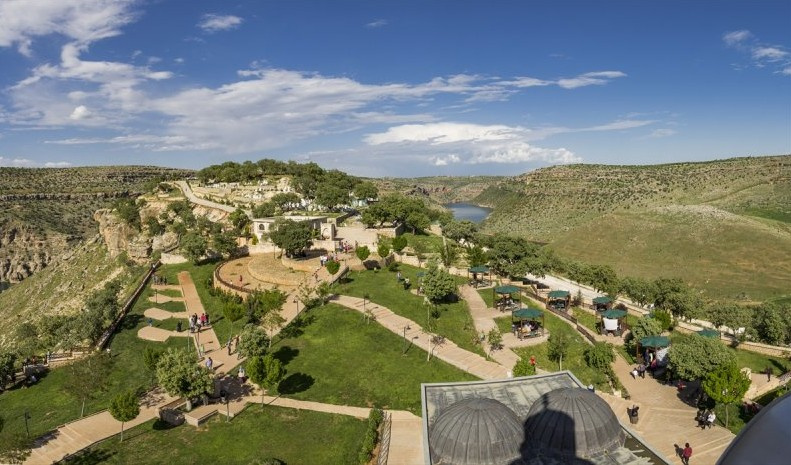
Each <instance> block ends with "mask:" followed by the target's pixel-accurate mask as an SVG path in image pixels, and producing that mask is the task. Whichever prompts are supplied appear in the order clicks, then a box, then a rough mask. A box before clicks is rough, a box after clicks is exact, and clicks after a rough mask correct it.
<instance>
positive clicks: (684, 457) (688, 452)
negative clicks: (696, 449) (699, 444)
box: [681, 443, 692, 465]
mask: <svg viewBox="0 0 791 465" xmlns="http://www.w3.org/2000/svg"><path fill="white" fill-rule="evenodd" d="M690 457H692V448H691V447H689V443H686V444H684V450H682V451H681V463H683V464H684V465H689V458H690Z"/></svg>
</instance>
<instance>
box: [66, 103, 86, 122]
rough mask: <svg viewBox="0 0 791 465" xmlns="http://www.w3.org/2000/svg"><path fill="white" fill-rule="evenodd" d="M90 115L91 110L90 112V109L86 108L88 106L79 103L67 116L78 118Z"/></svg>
mask: <svg viewBox="0 0 791 465" xmlns="http://www.w3.org/2000/svg"><path fill="white" fill-rule="evenodd" d="M90 115H91V112H90V110H88V107H86V106H85V105H80V106H78V107H76V108H75V109H74V111H72V112H71V115H69V118H71V119H77V120H79V119H85V118H87V117H89V116H90Z"/></svg>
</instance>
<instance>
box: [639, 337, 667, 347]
mask: <svg viewBox="0 0 791 465" xmlns="http://www.w3.org/2000/svg"><path fill="white" fill-rule="evenodd" d="M640 345H641V346H643V347H653V348H662V347H667V346H669V345H670V338H668V337H666V336H647V337H644V338H642V339H640Z"/></svg>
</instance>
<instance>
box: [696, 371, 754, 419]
mask: <svg viewBox="0 0 791 465" xmlns="http://www.w3.org/2000/svg"><path fill="white" fill-rule="evenodd" d="M749 388H750V378H748V377H747V375H746V374H745V373H744V372H742V371H741V370H739V367H737V366H736V364H726V365H722V366H720V367H719V368H717V369H716V370H714V371H712V372H710V373H709V374H707V375H706V378H705V379H704V380H703V391H704V392H705V393H706V394H707V395H708V396H709V397H711V398H712V399H714V401H715V402H717V403H718V404H725V427H726V428H727V427H728V422H729V413H728V407H729V406H730V405H731V404H734V403H736V402H740V401H741V400H742V399H743V398H744V394H746V393H747V390H748V389H749Z"/></svg>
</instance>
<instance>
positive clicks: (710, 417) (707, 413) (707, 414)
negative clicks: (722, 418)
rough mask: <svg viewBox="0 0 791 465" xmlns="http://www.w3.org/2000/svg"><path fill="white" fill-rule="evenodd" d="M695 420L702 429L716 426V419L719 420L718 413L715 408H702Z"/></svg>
mask: <svg viewBox="0 0 791 465" xmlns="http://www.w3.org/2000/svg"><path fill="white" fill-rule="evenodd" d="M695 420H697V422H698V426H700V427H701V429H706V428H711V427H712V426H714V421H716V420H717V415H715V414H714V410H700V411H698V415H697V417H695Z"/></svg>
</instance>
